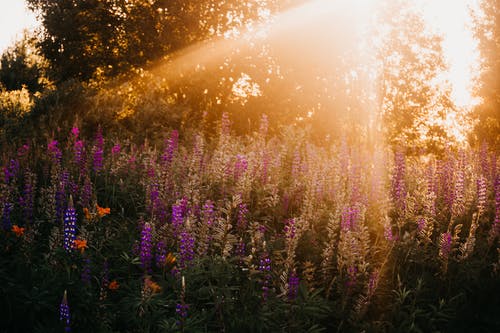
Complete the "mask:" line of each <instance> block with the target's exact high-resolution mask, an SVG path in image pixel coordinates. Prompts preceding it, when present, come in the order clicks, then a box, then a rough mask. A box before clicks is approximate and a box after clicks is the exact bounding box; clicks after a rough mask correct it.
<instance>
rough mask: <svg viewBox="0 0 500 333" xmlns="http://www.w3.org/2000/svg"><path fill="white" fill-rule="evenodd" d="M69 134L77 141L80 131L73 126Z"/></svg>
mask: <svg viewBox="0 0 500 333" xmlns="http://www.w3.org/2000/svg"><path fill="white" fill-rule="evenodd" d="M71 134H72V135H73V137H74V138H75V140H76V139H78V135H79V134H80V129H79V128H78V127H77V126H73V128H72V129H71Z"/></svg>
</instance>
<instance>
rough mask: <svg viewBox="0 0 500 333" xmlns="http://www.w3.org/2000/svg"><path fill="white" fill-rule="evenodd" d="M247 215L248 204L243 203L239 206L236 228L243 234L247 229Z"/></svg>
mask: <svg viewBox="0 0 500 333" xmlns="http://www.w3.org/2000/svg"><path fill="white" fill-rule="evenodd" d="M247 215H248V208H247V204H246V203H243V202H242V203H240V204H239V205H238V220H237V222H236V227H237V228H238V230H239V231H241V232H243V231H244V230H246V228H247Z"/></svg>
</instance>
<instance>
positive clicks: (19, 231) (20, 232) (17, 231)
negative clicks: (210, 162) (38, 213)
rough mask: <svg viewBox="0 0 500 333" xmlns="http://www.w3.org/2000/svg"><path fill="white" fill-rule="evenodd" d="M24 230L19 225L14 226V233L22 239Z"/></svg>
mask: <svg viewBox="0 0 500 333" xmlns="http://www.w3.org/2000/svg"><path fill="white" fill-rule="evenodd" d="M24 230H25V229H24V228H21V227H19V226H17V225H13V226H12V232H13V233H15V234H16V236H17V237H21V236H22V235H23V234H24Z"/></svg>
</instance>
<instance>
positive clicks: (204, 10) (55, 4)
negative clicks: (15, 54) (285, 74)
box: [27, 0, 268, 81]
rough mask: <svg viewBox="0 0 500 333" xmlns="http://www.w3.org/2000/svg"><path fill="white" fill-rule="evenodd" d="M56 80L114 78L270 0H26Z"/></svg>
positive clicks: (248, 15)
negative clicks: (39, 24) (38, 23)
mask: <svg viewBox="0 0 500 333" xmlns="http://www.w3.org/2000/svg"><path fill="white" fill-rule="evenodd" d="M27 2H28V4H29V6H30V8H31V9H32V10H34V11H35V12H36V13H37V14H38V16H39V18H40V20H41V22H42V24H43V28H44V31H43V34H42V37H41V42H40V47H41V50H42V52H43V54H44V55H45V57H46V58H47V59H48V60H49V61H50V62H51V64H52V66H53V68H54V70H55V71H56V72H57V73H58V77H59V81H63V80H66V79H69V78H78V79H81V80H88V79H90V78H92V77H94V76H96V75H103V74H104V75H106V76H114V75H117V74H120V73H124V72H127V71H128V70H130V69H132V68H135V67H141V66H144V65H146V64H148V63H149V62H151V61H153V60H157V59H159V58H161V57H164V56H167V55H169V54H172V53H173V52H175V51H178V50H180V49H183V48H185V47H186V46H188V45H191V44H193V43H195V42H199V41H203V40H205V39H207V38H209V37H213V36H217V35H219V34H220V33H221V31H222V32H223V31H228V30H230V29H233V28H238V27H245V25H246V24H247V23H248V22H249V21H250V20H252V19H255V17H257V16H258V13H259V10H260V9H261V8H262V6H264V5H266V3H267V2H268V1H266V0H259V1H257V2H256V3H255V1H251V3H252V4H251V5H250V1H242V2H239V1H237V2H226V1H214V0H203V1H197V0H103V1H100V0H27Z"/></svg>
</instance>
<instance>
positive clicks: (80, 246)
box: [75, 239, 88, 253]
mask: <svg viewBox="0 0 500 333" xmlns="http://www.w3.org/2000/svg"><path fill="white" fill-rule="evenodd" d="M75 247H76V249H77V250H80V252H82V253H83V251H85V249H86V248H88V246H87V241H86V240H85V239H75Z"/></svg>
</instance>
